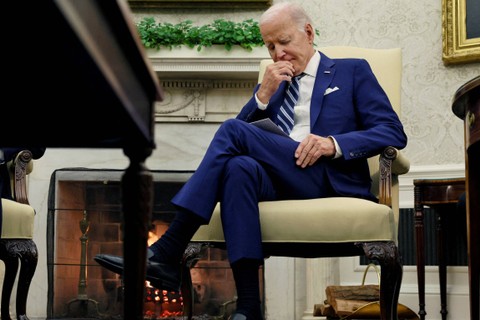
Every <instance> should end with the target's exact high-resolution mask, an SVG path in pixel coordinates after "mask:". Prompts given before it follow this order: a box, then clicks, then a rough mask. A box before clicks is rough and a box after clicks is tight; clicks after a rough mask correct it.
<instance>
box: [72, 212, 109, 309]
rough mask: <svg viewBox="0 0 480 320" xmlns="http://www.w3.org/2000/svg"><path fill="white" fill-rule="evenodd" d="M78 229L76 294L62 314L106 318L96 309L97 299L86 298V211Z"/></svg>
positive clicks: (88, 225) (87, 223)
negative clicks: (91, 310)
mask: <svg viewBox="0 0 480 320" xmlns="http://www.w3.org/2000/svg"><path fill="white" fill-rule="evenodd" d="M79 225H80V230H81V231H82V236H81V237H80V242H81V253H80V277H79V281H78V294H77V297H76V298H74V299H72V300H70V301H69V302H68V303H67V312H66V313H65V314H64V316H70V317H77V318H78V317H86V316H88V317H92V316H94V317H95V318H108V316H106V315H104V314H102V313H100V312H99V310H98V301H95V300H93V299H90V298H88V295H87V244H88V236H87V233H88V229H89V227H90V222H89V221H88V220H87V211H86V210H84V211H83V219H82V220H80V223H79ZM74 303H77V304H78V306H77V308H76V309H75V310H72V309H73V308H72V307H71V306H72V304H74ZM89 304H91V305H93V310H94V312H93V313H90V312H89Z"/></svg>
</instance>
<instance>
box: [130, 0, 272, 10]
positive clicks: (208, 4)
mask: <svg viewBox="0 0 480 320" xmlns="http://www.w3.org/2000/svg"><path fill="white" fill-rule="evenodd" d="M128 4H129V5H130V8H132V9H199V8H215V9H266V8H268V7H269V6H270V5H271V4H272V0H128Z"/></svg>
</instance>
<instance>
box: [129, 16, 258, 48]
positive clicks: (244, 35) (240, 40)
mask: <svg viewBox="0 0 480 320" xmlns="http://www.w3.org/2000/svg"><path fill="white" fill-rule="evenodd" d="M136 26H137V30H138V33H139V35H140V39H141V41H142V43H143V45H144V47H145V48H147V49H157V50H160V49H161V48H162V47H164V48H168V49H173V48H174V47H180V46H182V45H184V46H188V47H190V48H195V47H196V48H197V51H200V50H202V48H205V47H211V46H212V45H224V46H225V49H226V50H227V51H230V50H231V49H232V47H233V46H240V47H242V48H244V49H245V50H248V51H252V50H253V48H254V47H260V46H263V45H264V43H263V39H262V36H261V34H260V29H259V27H258V22H257V21H254V20H253V19H247V20H244V21H242V22H233V21H228V20H225V19H217V20H214V21H213V22H212V23H209V24H205V25H202V26H194V25H193V23H192V21H190V20H185V21H182V22H180V23H178V24H172V23H168V22H162V23H156V22H155V19H154V18H152V17H146V18H143V19H142V20H141V21H140V22H139V23H137V24H136Z"/></svg>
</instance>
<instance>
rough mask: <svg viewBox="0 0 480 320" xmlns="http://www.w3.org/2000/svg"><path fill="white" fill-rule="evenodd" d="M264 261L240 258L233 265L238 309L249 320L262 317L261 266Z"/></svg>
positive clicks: (258, 319) (256, 319) (257, 319)
mask: <svg viewBox="0 0 480 320" xmlns="http://www.w3.org/2000/svg"><path fill="white" fill-rule="evenodd" d="M262 264H263V261H261V260H256V259H240V260H238V261H236V262H234V263H233V264H232V265H231V268H232V272H233V278H234V279H235V286H236V288H237V297H238V299H237V309H236V311H235V312H237V313H241V314H243V315H244V316H246V317H247V319H248V320H250V319H253V320H260V319H263V317H262V310H261V302H260V280H259V272H258V271H259V267H260V265H262Z"/></svg>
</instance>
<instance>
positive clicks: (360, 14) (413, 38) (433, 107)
mask: <svg viewBox="0 0 480 320" xmlns="http://www.w3.org/2000/svg"><path fill="white" fill-rule="evenodd" d="M274 2H276V1H274ZM293 2H298V3H300V4H302V5H303V6H304V7H305V8H307V9H308V11H309V12H310V13H311V16H312V17H313V18H314V24H315V27H316V28H317V29H319V30H320V37H319V38H317V40H316V43H317V44H318V45H319V46H326V45H354V46H363V47H373V48H390V47H401V48H402V52H403V71H404V74H403V94H402V116H401V118H402V121H403V123H404V125H405V129H406V132H407V135H408V136H409V143H408V146H407V148H406V150H405V152H406V154H407V156H408V157H409V158H410V160H411V163H412V170H411V176H412V175H413V176H416V177H419V176H422V175H429V174H434V175H438V176H441V175H443V174H444V173H445V174H452V172H453V174H462V170H463V161H464V160H463V129H462V122H461V121H460V119H458V118H456V117H455V116H454V115H453V113H452V111H451V99H452V96H453V94H454V92H455V90H456V89H457V88H458V87H459V86H460V85H461V84H463V83H464V82H466V81H468V80H470V79H471V78H473V77H474V76H476V75H478V74H479V73H480V64H479V63H476V64H464V65H458V66H449V67H445V66H444V65H443V63H442V59H441V56H442V38H441V23H442V20H441V1H440V0H425V1H413V0H405V1H396V0H382V1H381V0H372V1H363V0H322V1H316V0H315V1H314V0H310V1H300V0H297V1H293ZM260 13H261V12H258V11H256V12H249V11H236V12H226V11H224V12H222V11H218V10H217V11H215V12H208V11H201V10H194V12H193V13H191V11H187V10H185V11H166V10H165V13H164V14H158V17H159V18H161V19H162V20H163V21H169V22H172V23H175V22H179V21H182V20H185V19H191V20H193V21H194V22H199V21H200V22H201V21H203V22H209V21H212V20H213V19H215V18H225V19H231V20H237V21H241V20H243V19H245V18H254V19H258V18H259V16H260ZM143 15H145V13H136V14H135V16H134V18H135V20H138V19H140V18H141V17H142V16H143ZM148 15H151V13H148ZM217 127H218V124H197V125H195V126H190V127H184V126H181V125H176V124H172V123H169V124H158V125H157V126H156V128H155V136H156V142H157V149H156V150H154V153H153V155H152V156H151V157H150V158H149V159H148V161H147V166H148V167H149V168H150V169H185V170H186V169H192V170H193V169H195V168H196V166H197V165H198V163H199V162H200V160H201V157H202V155H203V153H204V152H205V149H206V147H207V145H208V142H209V141H210V139H211V137H212V136H213V134H214V132H215V130H216V128H217ZM59 134H61V133H59ZM127 165H128V161H127V159H126V157H125V156H124V155H123V153H122V151H121V150H67V149H48V150H47V152H46V154H45V156H44V157H43V158H42V159H40V160H39V161H38V162H37V164H36V169H35V170H34V172H33V173H32V175H31V177H30V199H31V204H32V205H33V206H34V207H35V208H37V218H36V221H35V241H36V243H37V245H38V248H39V263H38V268H37V271H36V274H35V276H34V279H33V283H32V286H31V289H30V295H29V300H28V313H27V314H28V315H29V317H30V319H45V317H46V312H47V311H46V307H47V291H46V289H47V267H46V221H47V195H48V186H49V179H50V176H51V174H52V172H53V171H54V170H55V169H59V168H64V167H77V166H84V167H89V168H121V169H123V168H125V167H126V166H127ZM411 176H410V177H411ZM410 182H411V179H410V180H408V179H406V180H404V182H403V184H404V185H403V188H404V195H403V199H404V206H407V207H413V202H411V190H412V189H411V184H410ZM274 261H276V260H274ZM298 264H301V263H300V262H297V263H292V262H286V263H283V262H280V263H277V264H274V265H272V266H271V267H272V269H277V270H280V271H285V270H287V269H288V268H289V267H288V266H292V267H295V266H296V265H298ZM353 268H355V266H354V267H353ZM350 269H351V268H350ZM2 270H3V269H2ZM342 270H344V267H342ZM273 271H274V272H275V270H273ZM280 271H278V272H280ZM360 272H361V271H358V273H360ZM406 272H407V273H410V275H409V274H407V276H406V278H405V279H406V280H404V284H403V285H402V290H404V289H403V288H405V290H404V291H402V297H403V296H404V295H407V296H409V297H410V296H411V299H410V300H408V299H407V302H405V303H410V304H411V305H409V306H410V307H411V308H412V309H414V310H417V306H416V304H415V303H414V302H415V299H416V292H415V286H416V283H415V281H416V280H415V277H414V276H413V273H414V272H415V270H406ZM427 272H428V271H427ZM434 272H435V271H434V270H432V271H431V272H429V275H430V277H429V278H428V279H430V280H431V281H433V282H435V281H436V280H435V279H436V278H438V277H436V276H435V274H434ZM358 273H357V274H356V275H354V276H353V279H355V280H357V279H360V278H359V277H361V276H359V275H358ZM290 274H291V273H290ZM455 274H457V272H456V271H455ZM429 275H427V277H428V276H429ZM296 276H298V277H300V278H301V277H302V275H301V274H300V275H296ZM450 276H451V274H449V277H450ZM460 276H461V277H465V271H464V270H463V271H461V272H460ZM287 280H288V281H291V279H287ZM288 281H287V282H288ZM352 281H353V280H352ZM405 281H407V283H406V282H405ZM462 281H463V280H461V281H460V283H463V282H462ZM300 283H301V281H300ZM293 285H294V286H295V285H298V283H297V284H293ZM436 290H437V289H435V287H428V286H427V295H429V296H427V299H429V297H430V296H431V297H433V298H430V299H431V300H428V301H432V302H427V303H431V304H433V303H434V302H433V301H437V300H438V299H437V297H436V296H435V295H437V294H438V292H437V291H436ZM450 291H451V292H454V293H455V292H460V294H459V295H457V296H455V297H454V299H453V300H454V301H457V300H458V299H460V301H461V302H460V304H459V305H460V306H461V309H463V312H464V313H463V315H464V314H465V310H466V306H465V301H466V298H465V297H464V296H462V294H464V293H465V287H464V285H463V284H462V285H461V286H460V287H457V286H455V283H452V289H451V290H450ZM284 292H285V291H284ZM294 292H296V291H291V292H288V293H289V295H293V296H292V297H291V298H293V300H288V301H289V303H292V302H291V301H297V300H298V299H299V300H301V299H302V298H304V297H303V296H302V293H300V294H299V295H298V296H294V295H295V294H294ZM303 294H304V293H303ZM402 297H401V298H402ZM271 299H273V300H275V299H276V300H278V301H281V297H276V296H273V297H271ZM303 300H304V299H303ZM316 303H317V302H316ZM300 304H301V303H300ZM307 308H310V306H307ZM293 309H295V312H296V313H297V314H298V313H301V312H302V310H305V308H303V309H302V306H300V307H299V306H298V305H296V306H295V307H292V306H291V305H289V310H293ZM13 310H14V308H12V313H13ZM460 311H462V310H460ZM452 312H454V311H452ZM454 314H455V313H453V315H454ZM429 318H430V319H439V317H438V314H437V312H436V311H432V312H430V313H429ZM453 318H454V319H463V316H459V317H455V316H454V317H453ZM275 319H279V320H292V319H293V318H292V317H290V318H288V317H287V318H284V319H282V318H275Z"/></svg>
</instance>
